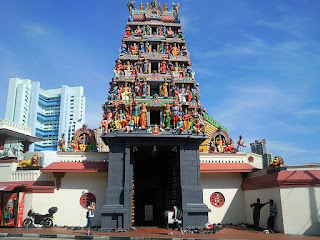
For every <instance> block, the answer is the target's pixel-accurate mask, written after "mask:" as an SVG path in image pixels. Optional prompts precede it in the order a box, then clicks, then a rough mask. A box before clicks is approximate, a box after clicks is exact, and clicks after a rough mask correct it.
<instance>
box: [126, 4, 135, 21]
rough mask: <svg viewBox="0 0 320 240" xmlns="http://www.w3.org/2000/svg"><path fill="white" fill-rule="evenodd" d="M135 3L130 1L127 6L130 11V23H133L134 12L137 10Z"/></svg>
mask: <svg viewBox="0 0 320 240" xmlns="http://www.w3.org/2000/svg"><path fill="white" fill-rule="evenodd" d="M134 4H135V2H134V1H128V2H127V6H128V9H129V17H128V22H133V10H135V9H136V8H135V7H134Z"/></svg>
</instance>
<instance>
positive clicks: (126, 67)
mask: <svg viewBox="0 0 320 240" xmlns="http://www.w3.org/2000/svg"><path fill="white" fill-rule="evenodd" d="M124 75H125V76H131V75H132V71H131V65H130V62H129V61H127V64H126V65H124Z"/></svg>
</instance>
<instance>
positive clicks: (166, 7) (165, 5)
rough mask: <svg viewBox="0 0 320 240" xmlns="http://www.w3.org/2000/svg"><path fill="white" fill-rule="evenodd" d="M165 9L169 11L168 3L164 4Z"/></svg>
mask: <svg viewBox="0 0 320 240" xmlns="http://www.w3.org/2000/svg"><path fill="white" fill-rule="evenodd" d="M163 11H168V4H167V3H165V4H164V7H163Z"/></svg>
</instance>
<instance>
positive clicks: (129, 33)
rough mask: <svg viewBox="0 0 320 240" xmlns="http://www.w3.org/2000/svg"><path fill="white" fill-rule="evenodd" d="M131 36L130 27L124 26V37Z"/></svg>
mask: <svg viewBox="0 0 320 240" xmlns="http://www.w3.org/2000/svg"><path fill="white" fill-rule="evenodd" d="M130 35H131V28H130V26H126V32H125V33H124V37H129V36H130Z"/></svg>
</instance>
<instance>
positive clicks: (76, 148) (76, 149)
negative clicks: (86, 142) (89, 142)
mask: <svg viewBox="0 0 320 240" xmlns="http://www.w3.org/2000/svg"><path fill="white" fill-rule="evenodd" d="M70 146H71V147H72V149H73V151H74V152H79V144H78V141H77V140H76V138H75V136H73V137H72V141H71V143H70Z"/></svg>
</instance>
